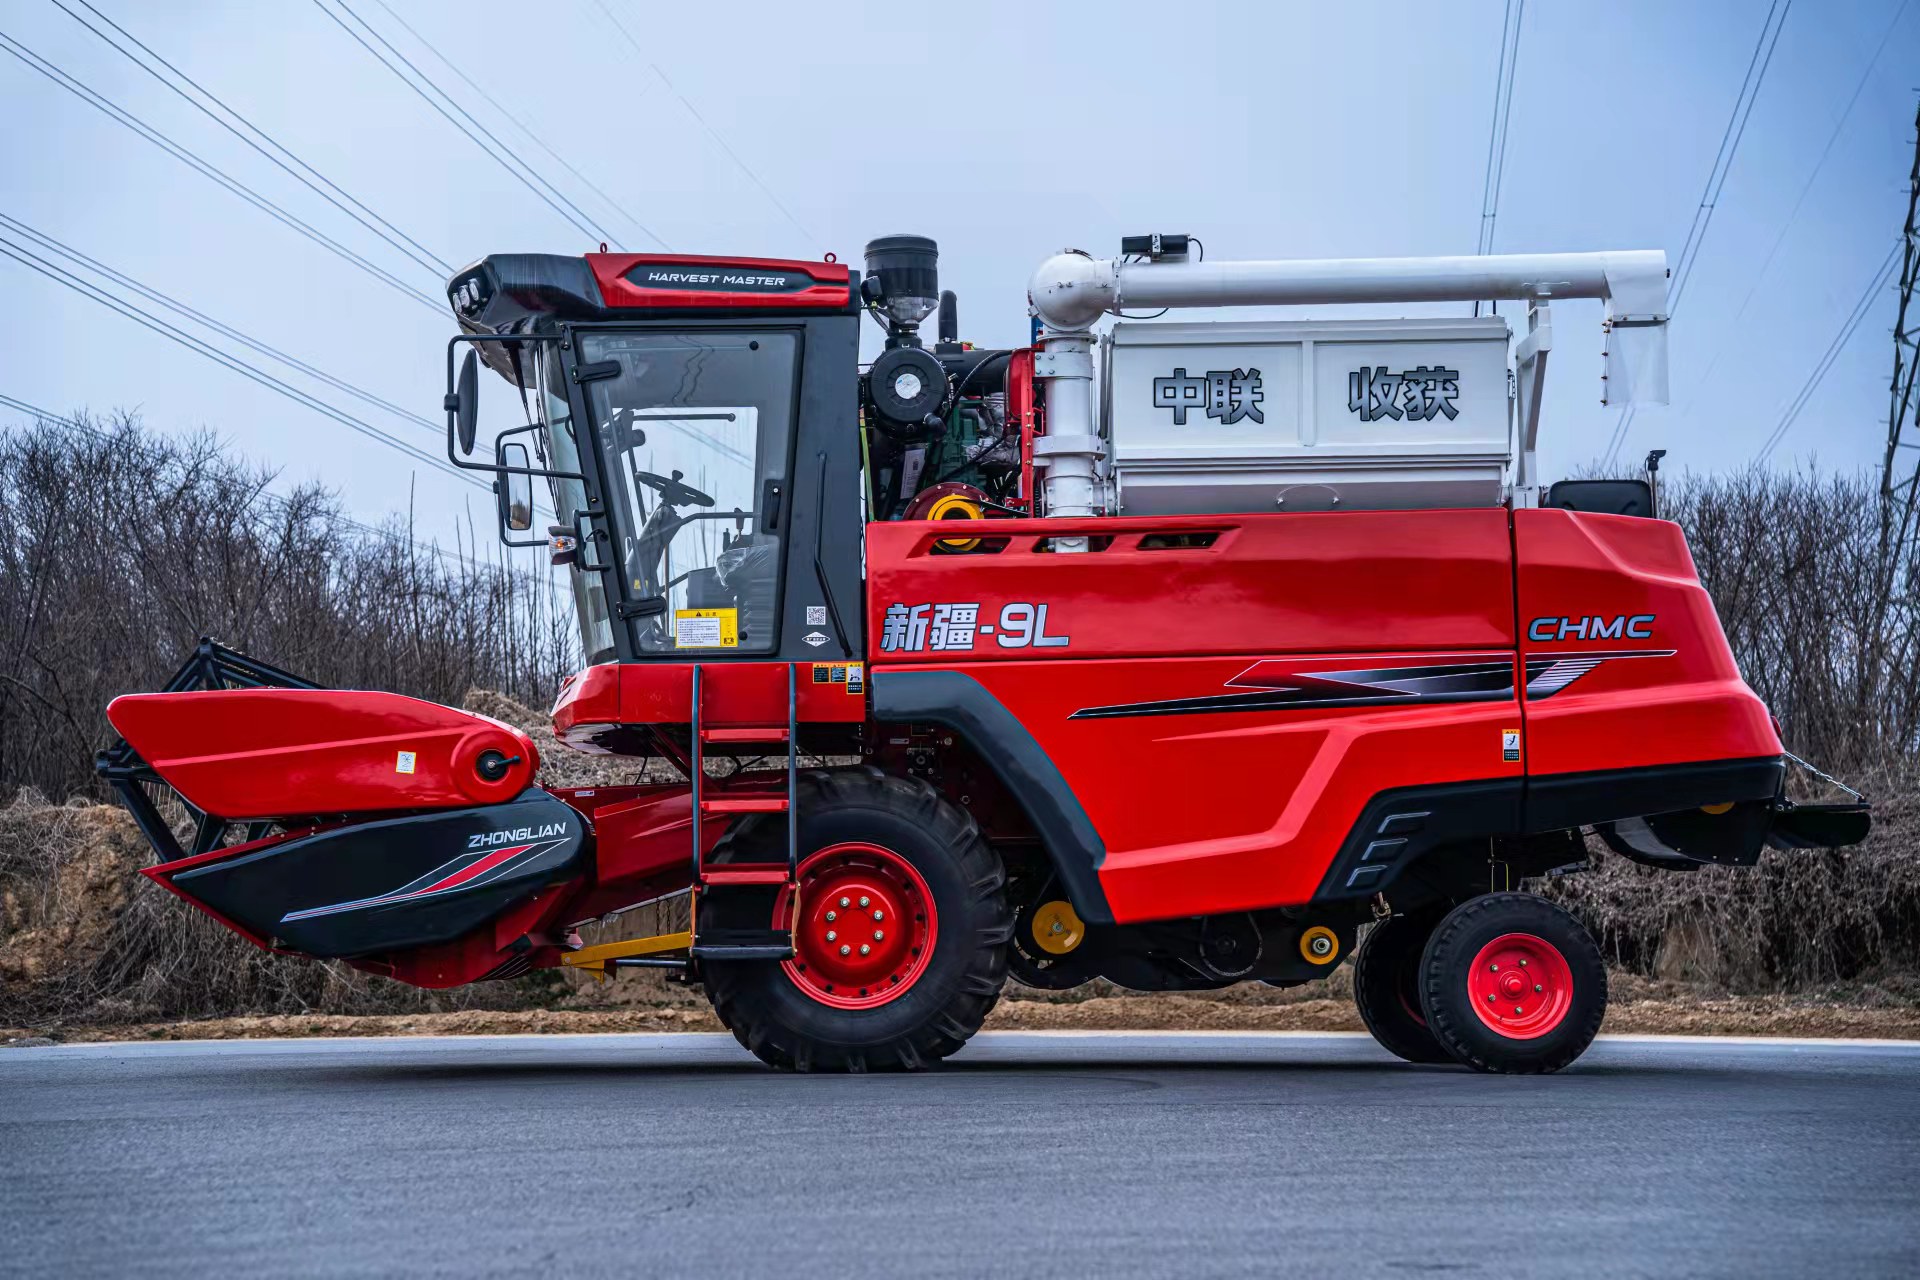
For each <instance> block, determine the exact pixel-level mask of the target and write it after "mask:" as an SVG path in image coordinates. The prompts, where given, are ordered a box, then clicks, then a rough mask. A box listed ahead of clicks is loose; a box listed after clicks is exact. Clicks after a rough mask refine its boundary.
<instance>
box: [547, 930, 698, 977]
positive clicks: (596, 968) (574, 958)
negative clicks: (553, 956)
mask: <svg viewBox="0 0 1920 1280" xmlns="http://www.w3.org/2000/svg"><path fill="white" fill-rule="evenodd" d="M692 945H693V935H692V934H691V933H660V934H655V935H654V936H653V937H651V938H627V939H625V940H624V941H621V942H603V943H601V944H600V945H599V946H597V947H582V948H580V949H579V950H578V951H569V952H567V953H566V954H565V955H563V956H561V957H560V963H561V964H566V965H572V966H573V967H574V968H576V969H585V970H586V971H587V972H589V973H591V974H593V975H594V976H596V977H599V978H603V979H604V978H605V977H606V976H607V962H608V961H610V960H623V959H625V958H626V957H628V956H655V955H659V954H661V953H662V952H667V951H685V950H686V949H687V948H688V947H690V946H692Z"/></svg>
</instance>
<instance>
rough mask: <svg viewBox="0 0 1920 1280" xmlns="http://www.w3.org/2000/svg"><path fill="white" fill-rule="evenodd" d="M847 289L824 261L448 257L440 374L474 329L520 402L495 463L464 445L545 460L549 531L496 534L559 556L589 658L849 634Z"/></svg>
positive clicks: (505, 463) (777, 644) (740, 648)
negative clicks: (520, 445) (450, 328)
mask: <svg viewBox="0 0 1920 1280" xmlns="http://www.w3.org/2000/svg"><path fill="white" fill-rule="evenodd" d="M855 288H856V281H855V278H854V275H853V273H852V272H851V271H849V270H848V268H847V267H846V266H844V265H842V264H839V263H835V262H831V261H828V262H786V261H770V260H764V259H717V258H705V257H692V256H684V255H682V256H671V257H668V256H661V255H650V254H621V253H598V254H588V255H586V256H585V257H583V258H568V257H560V256H555V255H546V254H500V255H495V256H493V257H489V258H484V259H482V260H481V261H480V262H478V263H476V264H474V265H473V266H471V267H469V268H467V269H466V270H464V271H462V272H460V273H459V274H458V275H457V276H455V277H454V279H453V281H452V283H451V284H450V286H449V289H448V295H449V298H450V299H451V301H452V303H453V307H454V312H455V314H456V316H457V317H458V318H459V321H460V326H461V329H462V330H463V333H462V335H461V336H460V337H457V338H455V339H453V341H452V343H451V344H450V345H449V354H448V367H449V374H450V375H451V374H452V370H453V366H454V364H455V363H456V359H455V357H456V355H457V354H458V353H457V350H456V349H457V348H459V347H462V346H466V347H468V348H469V349H470V352H471V354H469V355H468V356H467V357H466V359H467V361H468V363H471V362H472V361H473V360H474V359H475V358H476V357H477V358H478V359H479V360H481V361H484V362H485V364H486V365H487V366H488V367H489V368H491V369H493V370H494V371H495V372H497V373H499V374H500V375H501V376H502V377H504V378H506V380H507V381H508V382H509V383H510V384H512V385H513V386H514V387H515V388H517V389H518V391H519V393H520V397H521V400H522V402H523V404H524V405H525V406H526V411H527V415H528V422H527V425H526V426H523V427H517V428H514V429H512V430H509V431H506V432H502V433H500V437H499V439H498V440H497V442H496V455H495V462H494V464H492V465H487V464H481V463H474V462H467V461H465V460H463V459H461V458H460V457H458V456H457V454H456V456H455V457H454V461H455V462H456V463H459V464H460V465H463V466H467V467H469V468H472V469H478V470H488V471H495V472H501V473H503V475H504V476H505V477H507V478H510V477H512V476H514V475H519V474H525V475H529V476H540V477H544V478H545V479H546V481H547V484H548V487H549V490H550V494H551V498H552V503H553V523H552V525H551V527H550V529H549V536H548V538H546V539H539V538H525V539H515V538H513V537H511V536H509V537H508V541H509V544H510V545H522V546H525V545H540V544H541V543H543V542H544V543H545V544H546V545H549V546H551V547H552V548H553V550H554V558H555V560H556V562H559V563H565V564H568V565H569V567H570V571H571V579H572V587H573V592H574V597H575V604H576V611H577V614H578V617H579V620H580V627H581V640H582V647H583V649H584V652H585V656H586V659H587V661H588V662H589V663H590V664H593V663H602V662H609V661H631V660H637V659H647V658H655V657H663V656H671V657H677V658H679V659H681V660H683V661H684V660H687V659H689V658H690V657H697V658H699V659H700V660H702V661H705V660H708V659H716V658H718V659H726V658H736V657H737V658H757V659H763V660H765V659H779V658H788V657H793V658H797V657H800V656H803V655H804V656H810V657H815V658H827V657H832V656H840V657H842V658H843V659H844V658H845V657H847V656H851V655H852V654H854V653H856V652H858V650H859V646H860V634H859V628H860V610H859V604H858V601H859V591H860V577H859V558H858V555H857V553H855V554H849V551H851V550H853V549H855V548H857V547H858V539H859V536H860V505H859V503H858V502H857V501H856V498H857V496H858V494H859V485H860V481H859V474H858V457H857V454H856V453H855V452H854V451H853V450H852V449H850V448H848V447H847V446H846V445H845V444H844V443H841V441H840V439H837V438H835V435H836V433H837V436H838V437H842V438H845V439H848V440H850V439H852V438H853V433H852V432H850V431H847V430H846V429H845V428H846V424H849V423H851V422H853V421H855V420H856V419H857V415H858V412H859V393H858V384H857V365H856V362H857V359H858V324H859V311H858V307H857V304H856V303H855V300H854V299H855ZM468 381H469V380H468V379H464V378H463V379H462V380H460V382H459V383H453V380H452V379H451V378H450V383H451V384H453V385H457V386H459V387H460V389H459V390H456V391H455V392H453V393H452V394H450V395H449V397H448V408H449V411H450V413H452V414H454V415H455V417H456V418H457V417H459V415H461V414H463V413H464V414H466V415H468V416H469V417H470V415H471V412H472V411H471V407H470V405H468V404H466V403H465V400H466V391H465V384H466V383H467V382H468ZM456 434H458V435H461V436H463V437H464V438H465V439H466V440H469V441H470V439H471V436H470V434H468V431H467V428H465V427H464V426H463V427H461V428H460V429H459V430H458V431H457V432H456ZM521 436H525V437H527V438H529V439H530V441H531V445H532V449H533V453H534V459H533V465H529V466H525V467H523V468H516V467H514V466H513V465H512V457H511V453H510V449H511V445H510V443H509V441H510V440H512V439H514V438H516V437H521ZM497 487H500V488H502V490H503V492H504V491H505V490H506V489H508V488H510V487H511V486H510V485H502V486H497ZM796 499H798V500H797V501H796ZM502 510H503V520H502V525H503V529H505V530H507V531H508V532H509V534H511V532H513V531H515V530H516V529H517V528H525V527H528V525H530V524H531V522H530V521H524V520H523V522H521V523H519V524H518V525H516V522H515V521H513V520H512V519H510V518H507V517H509V516H511V515H512V514H513V513H514V507H513V505H511V504H508V503H507V502H505V500H504V499H503V503H502Z"/></svg>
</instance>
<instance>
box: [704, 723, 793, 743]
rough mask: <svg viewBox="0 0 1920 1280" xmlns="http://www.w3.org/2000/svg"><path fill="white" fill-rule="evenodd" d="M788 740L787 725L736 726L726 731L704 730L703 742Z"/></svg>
mask: <svg viewBox="0 0 1920 1280" xmlns="http://www.w3.org/2000/svg"><path fill="white" fill-rule="evenodd" d="M786 740H787V729H786V726H785V725H734V726H731V727H728V728H724V729H702V730H701V731H700V741H702V742H748V743H759V742H766V743H777V742H785V741H786Z"/></svg>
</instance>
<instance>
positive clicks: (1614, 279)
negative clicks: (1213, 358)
mask: <svg viewBox="0 0 1920 1280" xmlns="http://www.w3.org/2000/svg"><path fill="white" fill-rule="evenodd" d="M1028 294H1029V296H1030V297H1031V299H1032V301H1033V310H1034V314H1035V315H1037V316H1039V317H1040V322H1041V323H1042V324H1044V325H1046V326H1047V328H1049V329H1058V330H1062V331H1068V330H1075V329H1085V328H1087V327H1088V326H1089V325H1091V324H1092V323H1093V322H1094V321H1095V320H1098V319H1099V318H1100V317H1101V316H1102V315H1104V314H1106V313H1107V312H1109V311H1118V310H1119V309H1121V308H1122V307H1141V308H1145V307H1269V306H1293V305H1298V304H1307V303H1331V302H1477V301H1481V300H1484V299H1495V298H1540V299H1550V298H1604V299H1606V300H1607V301H1608V303H1609V307H1608V312H1609V318H1610V319H1613V320H1634V321H1643V322H1655V323H1658V322H1661V321H1664V320H1665V319H1666V317H1667V255H1666V254H1665V253H1664V252H1662V251H1661V250H1659V249H1637V250H1628V251H1622V252H1609V253H1509V254H1500V255H1497V256H1496V255H1489V256H1486V257H1467V256H1461V257H1451V258H1318V259H1314V258H1305V259H1299V260H1295V261H1285V260H1282V261H1275V262H1115V261H1113V260H1112V259H1101V258H1088V257H1084V256H1082V255H1080V254H1075V253H1062V254H1056V255H1054V256H1053V257H1051V258H1048V259H1047V260H1046V261H1045V262H1043V263H1041V264H1040V269H1039V270H1038V271H1036V272H1034V273H1033V280H1032V283H1031V284H1030V285H1029V287H1028Z"/></svg>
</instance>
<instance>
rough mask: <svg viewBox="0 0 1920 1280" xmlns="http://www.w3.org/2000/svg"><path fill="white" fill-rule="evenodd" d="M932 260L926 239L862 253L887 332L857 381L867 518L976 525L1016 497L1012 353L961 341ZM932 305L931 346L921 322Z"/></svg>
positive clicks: (871, 309) (892, 242)
mask: <svg viewBox="0 0 1920 1280" xmlns="http://www.w3.org/2000/svg"><path fill="white" fill-rule="evenodd" d="M939 256H940V255H939V247H938V246H937V245H936V244H935V243H934V242H933V241H932V240H930V239H928V238H927V237H925V236H911V235H896V236H882V237H881V238H880V239H877V240H874V241H872V242H870V243H869V244H868V245H867V249H866V268H867V275H866V279H865V280H864V281H863V282H862V289H861V300H862V302H863V303H864V304H865V306H866V308H867V312H868V314H869V315H871V316H873V317H874V319H875V320H876V321H877V322H878V323H879V324H880V326H881V327H882V328H883V329H884V330H885V331H886V335H887V337H886V348H885V350H883V351H882V352H881V354H880V356H879V358H878V359H876V360H875V361H874V362H873V365H872V367H871V368H869V369H868V370H867V372H866V374H865V375H864V376H863V377H862V378H861V381H860V389H861V417H862V420H863V422H864V423H865V428H866V432H865V443H866V451H867V472H868V475H869V477H870V479H871V485H872V488H871V491H870V492H869V494H868V501H869V509H870V511H871V513H872V515H873V517H874V518H875V519H880V520H940V519H978V518H979V517H980V516H981V515H983V514H984V513H985V512H986V511H987V510H988V509H991V508H994V507H1002V506H1005V505H1006V504H1007V503H1008V502H1010V501H1011V500H1013V499H1014V498H1015V497H1016V496H1017V488H1018V485H1019V476H1020V432H1019V428H1018V426H1017V424H1011V423H1010V422H1009V419H1008V414H1007V373H1008V369H1009V367H1010V366H1011V362H1012V358H1013V352H1011V351H1008V350H989V349H985V348H979V347H975V346H973V345H972V344H971V343H964V342H961V341H960V340H959V314H958V313H959V306H958V302H957V300H956V298H955V297H954V295H953V293H952V292H951V291H945V292H943V291H942V290H941V289H940V276H939ZM936 309H938V311H939V333H938V337H937V339H936V341H935V342H934V345H933V347H932V349H931V350H929V349H928V348H927V347H926V345H925V344H924V343H923V342H922V341H921V338H920V332H919V330H920V324H921V322H922V321H923V320H925V319H926V318H927V317H928V316H929V315H932V314H933V313H934V311H935V310H936Z"/></svg>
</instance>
